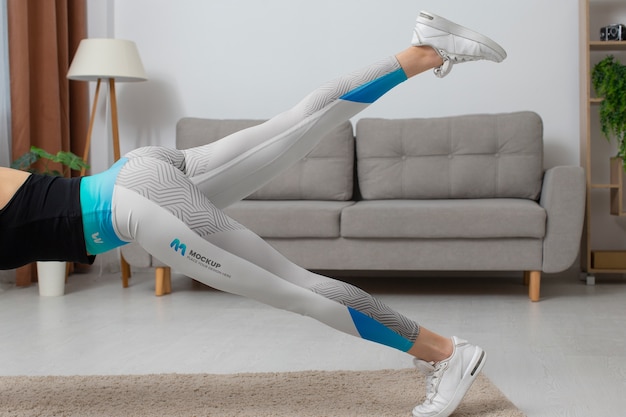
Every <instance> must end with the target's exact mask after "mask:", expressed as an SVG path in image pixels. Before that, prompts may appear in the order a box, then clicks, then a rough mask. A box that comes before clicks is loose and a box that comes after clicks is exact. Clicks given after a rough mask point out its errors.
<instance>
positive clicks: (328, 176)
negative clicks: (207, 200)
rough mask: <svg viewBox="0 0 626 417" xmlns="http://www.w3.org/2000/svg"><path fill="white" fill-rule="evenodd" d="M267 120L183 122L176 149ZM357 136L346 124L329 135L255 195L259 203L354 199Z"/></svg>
mask: <svg viewBox="0 0 626 417" xmlns="http://www.w3.org/2000/svg"><path fill="white" fill-rule="evenodd" d="M262 122H263V120H246V119H242V120H237V119H227V120H222V119H198V118H183V119H180V120H179V122H178V124H177V126H176V147H177V148H178V149H187V148H190V147H194V146H200V145H203V144H207V143H210V142H214V141H216V140H218V139H221V138H223V137H224V136H227V135H229V134H231V133H234V132H237V131H239V130H241V129H245V128H248V127H251V126H255V125H258V124H260V123H262ZM353 180H354V133H353V130H352V124H351V123H350V122H345V123H343V124H341V125H340V126H338V127H337V128H336V129H334V130H333V131H332V132H330V133H329V134H328V135H326V136H325V137H324V138H323V139H322V141H321V142H320V143H319V145H317V146H316V147H315V149H313V150H312V151H311V152H309V154H308V155H307V156H306V157H305V158H303V159H301V160H300V161H298V162H297V163H296V164H294V165H293V166H292V167H290V168H289V169H287V170H286V171H285V172H282V173H281V174H279V175H278V176H277V177H276V178H274V179H273V180H272V181H271V182H269V183H268V184H266V185H265V186H263V187H262V188H261V189H259V190H258V191H256V192H255V193H253V194H251V195H250V196H249V197H248V199H253V200H254V199H256V200H338V201H346V200H349V199H351V198H352V189H353Z"/></svg>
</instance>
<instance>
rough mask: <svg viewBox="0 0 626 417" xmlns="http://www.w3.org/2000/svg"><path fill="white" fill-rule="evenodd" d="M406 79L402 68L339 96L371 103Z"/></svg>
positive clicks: (343, 98)
mask: <svg viewBox="0 0 626 417" xmlns="http://www.w3.org/2000/svg"><path fill="white" fill-rule="evenodd" d="M406 80H407V77H406V74H405V73H404V70H403V69H402V68H398V69H397V70H395V71H393V72H390V73H389V74H387V75H383V76H382V77H380V78H377V79H375V80H372V81H370V82H368V83H366V84H363V85H362V86H360V87H358V88H355V89H354V90H352V91H350V92H348V93H346V94H344V95H343V96H341V97H339V98H340V99H342V100H348V101H356V102H357V103H373V102H375V101H376V100H378V99H379V98H380V97H381V96H382V95H383V94H385V93H386V92H387V91H389V90H391V89H392V88H393V87H395V86H396V85H398V84H400V83H401V82H404V81H406Z"/></svg>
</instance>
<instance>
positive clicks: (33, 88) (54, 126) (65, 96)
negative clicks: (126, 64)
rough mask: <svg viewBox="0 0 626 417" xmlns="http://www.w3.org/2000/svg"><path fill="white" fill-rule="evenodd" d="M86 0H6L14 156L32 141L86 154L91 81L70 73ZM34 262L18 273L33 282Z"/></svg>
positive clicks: (83, 31)
mask: <svg viewBox="0 0 626 417" xmlns="http://www.w3.org/2000/svg"><path fill="white" fill-rule="evenodd" d="M86 7H87V6H86V4H85V0H7V20H8V30H9V72H10V78H11V81H10V85H11V132H12V138H11V143H12V152H11V153H12V159H15V158H17V157H19V156H20V155H22V154H24V153H25V152H27V151H28V150H29V149H30V147H31V145H35V146H38V147H40V148H43V149H45V150H47V151H48V152H51V153H56V152H58V151H59V150H64V151H68V150H69V151H72V152H74V153H76V154H78V155H82V154H83V149H84V145H85V137H86V134H87V125H88V117H89V114H88V112H89V97H88V86H87V83H81V82H71V83H70V82H69V81H68V80H67V78H66V74H67V70H68V68H69V65H70V63H71V58H72V57H73V55H74V53H75V52H76V49H77V48H78V44H79V43H80V40H81V39H83V38H85V37H86V35H87V23H86V21H87V18H86ZM34 271H35V268H33V267H32V265H28V266H25V267H22V268H20V269H19V270H18V271H17V274H16V283H17V285H29V284H30V282H31V281H32V280H33V276H34V273H35V272H34Z"/></svg>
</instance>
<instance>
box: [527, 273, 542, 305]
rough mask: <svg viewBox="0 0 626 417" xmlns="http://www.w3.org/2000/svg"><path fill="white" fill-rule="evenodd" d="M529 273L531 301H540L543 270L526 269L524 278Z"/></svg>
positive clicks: (529, 295)
mask: <svg viewBox="0 0 626 417" xmlns="http://www.w3.org/2000/svg"><path fill="white" fill-rule="evenodd" d="M526 275H528V297H530V301H539V293H540V291H541V271H525V272H524V279H526Z"/></svg>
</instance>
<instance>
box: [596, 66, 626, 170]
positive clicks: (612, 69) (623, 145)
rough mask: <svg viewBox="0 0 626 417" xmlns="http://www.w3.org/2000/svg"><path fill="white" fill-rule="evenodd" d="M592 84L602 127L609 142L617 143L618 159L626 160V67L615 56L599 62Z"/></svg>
mask: <svg viewBox="0 0 626 417" xmlns="http://www.w3.org/2000/svg"><path fill="white" fill-rule="evenodd" d="M591 83H592V85H593V88H594V89H595V91H596V94H597V96H598V97H600V98H602V101H601V102H600V125H601V129H602V133H603V134H604V136H605V137H606V139H607V140H609V141H610V140H611V139H615V140H616V142H617V157H618V158H621V160H622V161H624V160H625V159H626V66H625V65H622V64H621V63H620V62H619V61H618V60H617V59H615V57H614V56H613V55H608V56H607V57H606V58H604V59H603V60H602V61H600V62H598V63H597V64H596V65H595V66H594V67H593V70H592V73H591Z"/></svg>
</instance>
